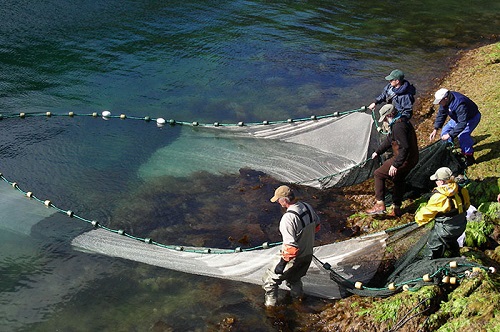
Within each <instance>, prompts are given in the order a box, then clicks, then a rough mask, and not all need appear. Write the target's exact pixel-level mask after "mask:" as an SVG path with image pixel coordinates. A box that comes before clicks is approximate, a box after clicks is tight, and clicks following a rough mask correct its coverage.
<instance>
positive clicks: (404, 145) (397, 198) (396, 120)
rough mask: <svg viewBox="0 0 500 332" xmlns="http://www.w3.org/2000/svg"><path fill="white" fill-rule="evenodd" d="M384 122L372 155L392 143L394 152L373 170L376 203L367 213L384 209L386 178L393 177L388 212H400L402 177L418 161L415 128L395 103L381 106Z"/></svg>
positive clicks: (381, 116) (377, 153)
mask: <svg viewBox="0 0 500 332" xmlns="http://www.w3.org/2000/svg"><path fill="white" fill-rule="evenodd" d="M384 121H385V122H387V124H388V127H389V134H388V135H387V137H386V139H385V140H383V141H382V142H381V143H380V145H379V146H378V148H377V149H376V150H375V152H373V154H372V159H375V158H376V157H377V156H380V155H381V154H383V153H384V152H386V151H387V150H389V149H390V148H391V147H392V152H393V156H392V157H391V158H389V159H387V160H386V161H385V162H384V163H383V164H382V166H380V167H379V168H377V169H376V170H375V172H374V178H375V199H376V202H375V205H374V206H373V207H372V208H371V209H368V210H366V213H368V214H381V213H386V209H385V201H384V198H385V191H386V186H385V181H386V180H392V182H393V184H394V189H393V193H392V201H393V209H392V211H391V212H390V214H389V215H390V216H395V217H400V216H401V215H402V211H401V203H402V201H403V194H404V191H405V178H406V175H408V173H410V171H411V170H412V168H413V167H415V165H416V164H417V163H418V143H417V135H416V133H415V129H414V128H413V126H412V124H411V123H410V121H408V119H407V118H406V117H404V116H402V115H401V114H400V113H399V112H398V111H397V110H396V108H395V107H387V108H385V107H383V108H381V109H380V119H379V122H384Z"/></svg>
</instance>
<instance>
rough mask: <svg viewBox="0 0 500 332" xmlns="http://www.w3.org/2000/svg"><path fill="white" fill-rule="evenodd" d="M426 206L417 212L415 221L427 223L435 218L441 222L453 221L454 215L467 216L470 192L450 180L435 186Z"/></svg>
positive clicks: (420, 223)
mask: <svg viewBox="0 0 500 332" xmlns="http://www.w3.org/2000/svg"><path fill="white" fill-rule="evenodd" d="M432 193H433V194H432V196H431V198H430V199H429V201H428V202H427V205H426V206H423V207H422V208H420V210H418V211H417V213H416V214H415V222H416V223H417V224H418V225H419V226H422V225H425V224H427V223H428V222H430V221H432V220H433V219H435V220H436V222H440V223H450V222H451V223H453V222H454V219H455V218H454V217H456V216H460V217H461V219H463V218H465V212H467V209H468V208H469V206H470V199H469V192H468V191H467V189H465V188H460V187H459V186H458V184H457V183H456V182H449V183H446V184H444V185H441V186H438V187H436V188H434V190H433V191H432Z"/></svg>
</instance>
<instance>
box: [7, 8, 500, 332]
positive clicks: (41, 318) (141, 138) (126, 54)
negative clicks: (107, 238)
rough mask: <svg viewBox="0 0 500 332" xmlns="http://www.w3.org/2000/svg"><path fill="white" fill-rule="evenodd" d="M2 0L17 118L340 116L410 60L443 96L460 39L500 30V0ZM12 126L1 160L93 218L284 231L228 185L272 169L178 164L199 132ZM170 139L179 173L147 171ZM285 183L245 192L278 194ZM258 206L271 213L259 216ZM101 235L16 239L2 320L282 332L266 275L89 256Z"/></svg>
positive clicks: (62, 230) (200, 231) (130, 126)
mask: <svg viewBox="0 0 500 332" xmlns="http://www.w3.org/2000/svg"><path fill="white" fill-rule="evenodd" d="M1 6H2V10H0V113H2V114H4V115H8V114H17V113H19V112H47V111H50V112H53V113H66V112H69V111H73V112H76V113H91V112H94V111H95V112H101V111H102V110H110V111H111V112H112V113H113V114H120V113H125V114H129V115H136V116H140V117H142V116H145V115H149V116H152V117H163V118H165V119H170V118H173V119H178V120H184V121H194V120H196V121H200V122H207V123H211V122H213V121H220V122H233V123H235V122H238V121H262V120H263V119H268V120H280V119H286V118H289V117H301V116H309V115H310V114H327V113H331V112H332V111H344V110H350V109H355V108H358V107H360V106H362V105H368V104H369V103H370V102H371V101H372V99H373V97H375V96H376V95H377V94H378V93H379V92H380V90H381V89H382V87H383V85H384V84H385V81H384V76H385V75H387V74H388V73H389V72H390V71H391V70H392V69H394V68H400V69H402V70H403V71H404V72H405V73H406V74H407V78H408V79H409V80H410V81H411V82H412V83H414V84H415V85H416V87H417V89H418V91H420V92H423V91H427V89H429V88H430V87H431V86H433V82H434V80H435V79H437V78H439V77H440V76H441V75H442V74H443V73H444V72H446V70H447V65H446V64H447V61H448V60H449V59H450V58H451V57H453V56H454V55H455V54H456V52H457V51H458V50H460V49H465V48H469V47H472V46H475V45H478V44H481V43H485V42H487V41H488V40H490V37H491V36H493V35H497V36H498V33H499V32H500V24H499V21H498V17H499V15H498V14H499V13H500V5H499V3H498V1H491V0H486V1H475V2H471V1H458V2H457V1H453V2H452V1H440V2H436V1H411V2H394V1H392V2H385V1H384V2H382V1H380V2H373V1H336V2H330V1H308V2H305V1H285V2H280V3H273V2H269V1H212V2H206V1H169V2H165V1H123V0H121V1H114V0H109V1H93V0H90V1H56V0H45V1H10V0H4V1H2V3H1ZM419 97H421V98H423V97H424V96H423V95H421V94H420V95H419ZM425 97H429V98H430V94H429V95H428V96H425ZM0 129H1V135H0V136H1V137H0V171H1V172H2V173H3V174H4V175H5V176H6V177H7V178H9V179H11V180H15V181H17V182H18V183H20V184H21V185H22V186H23V187H24V188H26V189H27V190H32V191H33V192H35V193H38V194H39V195H41V196H43V197H49V198H50V199H51V200H53V201H54V202H58V204H59V205H60V206H61V207H63V208H66V209H73V210H74V211H79V212H80V214H83V215H85V216H86V217H88V218H92V219H96V220H99V221H102V222H103V223H108V224H111V225H113V223H115V224H119V223H120V221H117V219H118V218H120V220H121V219H125V216H126V215H128V216H130V220H131V221H130V222H131V223H133V222H137V220H142V219H141V218H145V217H144V216H145V215H147V220H160V221H161V222H164V223H165V220H167V221H168V223H170V224H169V226H170V227H171V228H170V229H171V233H169V234H162V236H163V237H164V238H166V239H171V240H178V241H182V242H191V243H194V244H199V243H207V242H209V243H211V244H214V245H216V244H217V245H221V246H231V245H233V244H234V243H233V242H231V241H228V240H227V237H228V236H233V237H239V236H243V235H247V234H250V235H251V236H252V237H253V238H254V240H255V241H264V240H266V239H265V237H266V236H271V237H276V236H277V233H276V232H277V230H276V229H275V228H276V227H277V217H278V216H279V211H277V210H272V208H270V209H271V211H266V212H262V211H260V212H259V211H255V209H254V207H253V206H252V205H251V204H242V203H241V202H240V201H238V199H237V198H235V199H234V201H231V200H229V199H228V196H226V195H223V194H221V193H222V192H226V191H228V188H233V187H238V186H240V187H243V188H250V187H252V185H255V184H256V183H258V180H256V179H250V180H248V182H244V181H243V180H241V179H239V178H238V177H237V176H236V175H231V176H225V177H224V176H222V177H220V178H218V177H216V176H214V175H206V174H205V175H197V176H193V175H190V174H179V173H172V172H173V169H174V167H175V166H176V158H177V157H176V153H177V154H178V153H179V151H184V150H185V151H188V150H189V148H190V145H191V144H193V140H192V139H191V140H189V141H187V140H186V136H185V135H183V133H184V132H183V130H184V129H179V128H178V127H175V128H170V127H164V128H156V126H155V125H154V124H152V123H150V124H146V123H142V122H129V121H120V120H110V121H102V120H101V119H92V118H82V117H77V118H71V119H70V118H55V117H52V118H46V117H37V118H28V119H25V120H21V119H4V120H2V121H1V122H0ZM190 137H192V136H190ZM197 139H204V138H197ZM204 144H206V141H204ZM169 146H172V147H173V146H175V150H174V149H173V151H174V152H172V158H171V160H172V161H171V162H170V163H168V162H165V163H164V164H162V165H161V166H162V167H160V169H161V170H162V172H163V173H162V174H159V175H158V174H156V173H154V175H150V176H147V174H149V173H152V171H151V170H154V169H157V168H158V167H159V166H158V164H154V163H152V162H151V157H152V156H154V154H155V151H157V149H159V148H164V147H169ZM198 162H199V165H197V166H199V168H200V169H203V165H204V164H203V159H202V158H200V160H199V161H198ZM145 164H146V165H147V167H145V166H144V165H145ZM169 170H172V172H170V173H169ZM144 173H147V174H146V176H145V175H144ZM171 175H175V176H181V177H180V178H177V179H172V178H169V176H171ZM245 186H246V187H245ZM192 188H196V190H193V189H192ZM271 188H272V184H270V186H269V188H266V190H264V191H261V192H258V191H257V192H256V193H252V194H249V195H248V196H246V197H245V199H250V201H251V202H256V201H258V200H259V199H260V198H261V199H262V201H263V202H262V204H263V205H265V204H266V201H267V199H268V197H267V195H268V190H271ZM229 190H230V189H229ZM236 191H237V190H236ZM151 193H154V197H155V198H151V197H150V196H148V195H151ZM145 202H147V203H145ZM235 205H236V206H240V209H239V210H238V211H237V212H233V213H232V214H230V215H229V216H230V218H231V220H232V221H233V222H234V223H233V224H231V227H229V226H228V227H222V226H214V227H212V228H210V227H208V226H205V227H195V228H194V229H190V228H189V227H186V226H184V225H185V224H186V223H188V222H192V221H193V219H194V220H198V221H199V224H197V225H198V226H199V225H207V224H209V223H210V222H213V220H214V219H215V220H217V222H219V221H220V220H224V224H227V223H228V222H229V221H228V220H227V219H225V217H227V213H225V211H234V210H235V208H234V206H235ZM200 207H203V208H200ZM151 211H160V212H158V213H156V212H151ZM249 215H251V217H252V218H251V220H253V223H249V225H246V226H245V223H244V222H245V218H244V217H245V216H249ZM193 216H194V217H193ZM190 218H192V219H190ZM238 218H239V219H238ZM2 223H3V224H5V225H8V224H9V223H15V220H2V221H0V225H2ZM252 225H253V226H255V225H257V226H258V227H257V226H256V227H257V228H259V227H260V229H263V230H264V231H263V232H262V233H258V234H257V232H255V228H254V227H253V226H252ZM133 226H134V227H136V228H137V227H138V226H137V225H136V224H133ZM162 226H165V224H163V225H162ZM245 227H246V228H245ZM138 228H140V227H138ZM143 228H144V231H151V229H154V225H148V227H143ZM238 228H242V229H244V230H243V231H242V232H238V231H235V229H238ZM221 229H222V230H223V231H222V233H219V232H220V231H221ZM84 230H88V228H87V225H85V224H79V223H78V222H72V223H68V222H67V221H66V219H64V216H62V217H61V216H54V217H52V218H48V219H47V220H44V221H42V222H40V223H38V224H36V225H35V226H34V227H33V229H32V231H31V233H30V234H14V233H11V232H9V231H7V230H6V231H3V232H2V233H0V237H1V241H0V248H1V249H2V250H0V271H1V273H2V278H1V281H0V304H1V305H0V317H2V319H1V320H0V330H2V331H28V330H29V331H56V330H58V331H148V330H150V328H151V327H152V326H156V327H158V328H160V327H163V328H169V327H170V328H171V329H172V330H175V331H185V330H189V331H203V330H210V329H211V328H214V329H217V323H218V322H220V321H221V320H222V319H223V318H224V317H226V316H232V317H235V318H236V319H237V322H238V324H239V325H238V327H239V328H240V329H241V330H248V331H250V330H251V331H257V330H260V331H267V330H273V329H274V327H273V324H272V321H271V320H269V319H268V318H267V317H266V315H265V313H264V310H263V308H262V306H261V301H262V291H261V289H260V288H259V287H258V286H254V285H242V284H239V283H233V282H227V281H223V280H216V279H209V278H203V277H197V276H191V275H185V274H182V273H177V272H173V271H166V270H162V269H157V268H154V267H149V266H143V265H138V264H136V263H132V262H127V261H122V260H117V259H112V258H107V257H101V256H94V255H90V254H84V253H80V252H76V251H74V250H73V249H72V248H71V246H70V240H71V239H72V238H73V237H74V236H76V235H77V234H78V233H79V232H82V231H84ZM141 231H142V229H141ZM324 236H325V238H329V235H328V234H325V235H324ZM219 237H220V238H219ZM311 305H313V303H312V304H311ZM314 305H317V303H314Z"/></svg>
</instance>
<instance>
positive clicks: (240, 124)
mask: <svg viewBox="0 0 500 332" xmlns="http://www.w3.org/2000/svg"><path fill="white" fill-rule="evenodd" d="M366 110H367V107H366V106H362V107H360V108H358V109H354V110H348V111H342V112H333V113H331V114H325V115H311V116H310V117H307V118H289V119H287V120H279V121H267V120H264V121H262V122H249V123H245V122H243V121H240V122H238V123H220V122H214V123H201V122H198V121H192V122H187V121H179V120H175V119H169V120H168V121H167V120H165V119H164V118H154V117H150V116H144V117H137V116H128V115H126V114H123V113H122V114H120V115H112V114H111V112H110V111H103V112H102V113H101V114H100V116H102V117H103V118H105V119H113V118H115V119H122V120H125V119H131V120H143V121H146V122H149V121H156V123H157V124H158V125H165V124H169V125H171V126H175V125H183V126H192V127H235V126H238V127H243V126H263V125H264V126H265V125H272V124H281V123H294V122H304V121H316V120H320V119H326V118H333V117H341V116H344V115H348V114H351V113H357V112H365V111H366ZM38 116H45V117H52V116H55V117H57V116H67V117H75V116H90V117H94V118H97V117H98V116H99V113H97V112H93V113H83V114H79V113H75V112H68V113H52V112H32V113H31V112H30V113H25V112H21V113H18V114H8V115H3V114H0V120H1V119H9V118H21V119H25V118H29V117H38Z"/></svg>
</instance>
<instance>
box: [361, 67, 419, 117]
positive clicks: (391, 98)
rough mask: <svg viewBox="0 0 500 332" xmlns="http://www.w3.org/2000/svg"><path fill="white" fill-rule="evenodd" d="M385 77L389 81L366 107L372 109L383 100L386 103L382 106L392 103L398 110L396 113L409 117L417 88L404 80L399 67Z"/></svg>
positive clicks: (389, 105) (388, 105)
mask: <svg viewBox="0 0 500 332" xmlns="http://www.w3.org/2000/svg"><path fill="white" fill-rule="evenodd" d="M385 79H386V80H387V81H389V83H388V84H387V85H386V86H385V87H384V90H383V91H382V93H381V94H380V95H379V96H378V97H377V98H375V101H374V102H373V103H371V104H370V105H369V106H368V108H369V109H371V110H374V109H375V105H378V104H381V103H383V102H385V103H386V105H384V106H382V107H383V108H384V107H391V105H392V106H394V108H395V109H396V111H397V112H398V114H397V115H400V116H401V117H405V118H406V119H407V120H409V119H411V117H412V116H413V103H414V102H415V93H416V92H417V90H416V89H415V87H414V86H413V84H410V82H408V81H407V80H405V74H404V73H403V72H402V71H401V70H399V69H394V70H393V71H392V72H391V73H390V74H389V75H388V76H386V77H385Z"/></svg>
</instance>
